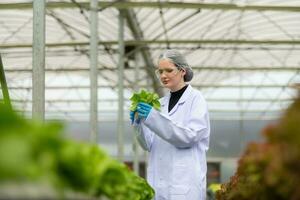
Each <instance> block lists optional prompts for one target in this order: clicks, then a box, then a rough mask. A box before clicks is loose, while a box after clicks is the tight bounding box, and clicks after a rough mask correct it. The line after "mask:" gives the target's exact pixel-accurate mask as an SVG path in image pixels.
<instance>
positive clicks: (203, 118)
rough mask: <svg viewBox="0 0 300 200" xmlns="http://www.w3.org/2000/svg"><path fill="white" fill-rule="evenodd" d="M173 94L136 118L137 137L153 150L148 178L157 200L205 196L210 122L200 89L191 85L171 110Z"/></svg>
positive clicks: (190, 199) (199, 199)
mask: <svg viewBox="0 0 300 200" xmlns="http://www.w3.org/2000/svg"><path fill="white" fill-rule="evenodd" d="M169 99H170V94H168V95H166V96H164V97H163V98H161V99H160V102H161V112H158V111H156V110H155V109H151V111H150V113H149V115H148V117H147V119H146V120H144V121H141V122H140V123H139V124H137V123H136V122H135V127H136V128H137V129H138V131H137V139H138V141H139V143H140V145H141V146H142V148H143V149H145V150H147V151H149V162H148V163H149V165H148V169H147V180H148V182H149V184H150V185H151V186H152V187H153V188H154V190H155V193H156V194H155V200H205V198H206V171H207V164H206V151H207V150H208V146H209V135H210V124H209V116H208V110H207V105H206V102H205V99H204V98H203V96H202V94H201V93H200V91H197V90H195V89H193V88H192V87H191V86H190V85H189V86H188V87H187V88H186V90H185V91H184V93H183V94H182V96H181V98H180V99H179V101H178V102H177V104H176V105H175V106H174V107H173V109H172V110H171V111H170V112H168V104H169Z"/></svg>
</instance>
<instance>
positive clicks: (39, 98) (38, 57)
mask: <svg viewBox="0 0 300 200" xmlns="http://www.w3.org/2000/svg"><path fill="white" fill-rule="evenodd" d="M45 7H46V3H45V0H34V1H33V49H32V52H33V53H32V65H33V71H32V117H33V118H36V119H40V120H44V118H45Z"/></svg>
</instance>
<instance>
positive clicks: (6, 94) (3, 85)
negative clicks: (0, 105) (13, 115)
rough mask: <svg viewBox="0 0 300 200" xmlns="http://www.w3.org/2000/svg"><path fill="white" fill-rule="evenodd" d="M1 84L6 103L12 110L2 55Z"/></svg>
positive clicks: (0, 63) (0, 62)
mask: <svg viewBox="0 0 300 200" xmlns="http://www.w3.org/2000/svg"><path fill="white" fill-rule="evenodd" d="M0 83H1V89H2V95H3V100H4V103H5V105H6V106H8V107H9V108H12V107H11V103H10V98H9V93H8V89H7V84H6V79H5V73H4V67H3V63H2V58H1V54H0Z"/></svg>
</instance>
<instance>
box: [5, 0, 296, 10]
mask: <svg viewBox="0 0 300 200" xmlns="http://www.w3.org/2000/svg"><path fill="white" fill-rule="evenodd" d="M78 6H80V7H81V8H84V9H89V2H87V1H84V2H77V4H74V3H72V2H48V3H47V9H56V8H60V9H63V8H78ZM98 7H99V8H101V9H102V10H103V8H117V9H130V8H176V9H209V10H238V11H239V10H241V11H284V12H299V11H300V6H279V5H278V6H274V5H247V4H224V3H191V2H147V1H142V2H141V1H139V2H127V1H115V2H106V1H101V2H99V3H98ZM8 9H32V3H29V2H28V3H1V4H0V10H8Z"/></svg>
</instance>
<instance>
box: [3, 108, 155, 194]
mask: <svg viewBox="0 0 300 200" xmlns="http://www.w3.org/2000/svg"><path fill="white" fill-rule="evenodd" d="M62 133H63V124H62V123H61V122H43V123H42V122H38V121H32V120H27V119H25V118H23V117H21V116H19V115H18V114H17V113H16V112H14V111H12V110H10V109H8V108H7V107H6V106H5V105H3V104H1V103H0V184H1V183H5V182H6V181H13V182H15V183H34V182H38V181H43V182H47V184H49V185H50V186H52V187H53V188H55V189H57V194H59V193H61V195H62V197H63V196H64V193H65V192H68V191H70V190H71V191H74V192H79V193H80V194H82V195H86V196H88V197H100V196H106V197H107V198H108V199H110V200H128V199H130V200H150V199H152V197H153V196H154V190H153V189H152V188H151V186H150V185H149V184H148V183H147V182H146V180H144V179H143V178H141V177H139V176H137V175H136V174H134V173H133V172H132V171H130V170H129V169H128V168H127V166H125V164H124V163H120V162H118V161H116V160H114V159H112V158H110V157H109V156H108V155H106V153H105V152H104V151H103V150H101V148H99V146H98V145H97V144H88V143H83V142H76V141H72V140H68V139H66V138H64V137H63V134H62ZM0 186H1V185H0Z"/></svg>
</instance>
